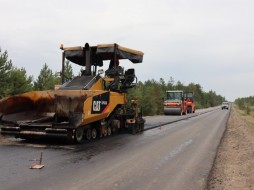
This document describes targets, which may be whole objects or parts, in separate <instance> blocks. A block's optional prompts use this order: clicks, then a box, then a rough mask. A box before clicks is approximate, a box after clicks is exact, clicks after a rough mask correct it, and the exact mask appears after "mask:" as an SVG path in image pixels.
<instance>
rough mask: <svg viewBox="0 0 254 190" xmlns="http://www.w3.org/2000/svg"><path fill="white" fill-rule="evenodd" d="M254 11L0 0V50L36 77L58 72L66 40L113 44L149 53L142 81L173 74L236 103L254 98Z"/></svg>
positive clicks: (221, 5)
mask: <svg viewBox="0 0 254 190" xmlns="http://www.w3.org/2000/svg"><path fill="white" fill-rule="evenodd" d="M253 6H254V2H253V1H251V0H241V1H240V0H207V1H203V0H158V1H154V0H153V1H152V0H146V1H144V0H140V1H134V0H129V1H117V0H108V1H103V0H94V1H81V0H76V1H67V0H63V1H51V0H45V1H32V0H24V1H17V2H15V6H14V4H13V2H11V1H8V0H2V1H1V6H0V16H1V18H2V19H1V25H2V26H4V27H1V30H0V46H1V48H2V49H6V50H8V52H9V57H10V58H11V59H12V60H13V63H14V64H15V65H17V66H18V67H24V68H25V69H26V70H27V72H28V74H29V75H33V76H34V77H35V78H36V77H37V76H38V74H39V72H40V69H41V68H42V66H43V64H44V63H47V64H48V65H49V67H50V68H51V69H52V70H53V71H57V70H60V68H61V51H60V50H59V46H60V44H61V43H64V44H65V46H76V45H84V44H85V43H86V42H89V43H90V44H91V45H95V44H99V43H115V42H116V43H119V44H121V45H123V46H126V47H130V48H134V49H137V50H140V51H143V52H144V53H145V55H144V62H143V63H142V64H138V65H135V68H136V74H137V76H138V78H139V79H140V80H143V81H144V80H147V79H152V78H153V79H156V80H158V79H159V78H164V79H165V81H167V80H169V78H170V77H171V76H172V77H173V78H174V79H175V80H180V81H182V82H184V83H185V84H188V83H190V82H195V83H199V84H200V85H201V86H203V87H204V89H207V90H210V89H212V90H214V91H216V92H217V91H218V93H220V94H221V95H223V96H226V98H229V99H230V100H234V99H235V98H238V97H239V96H249V95H253V91H252V90H250V89H251V88H252V87H251V84H250V82H249V81H253V79H254V77H253V74H252V71H253V69H254V68H253V67H254V66H253V61H254V56H253V55H254V54H253V52H254V36H253V33H254V25H253V20H254V12H253V10H252V8H253ZM124 64H125V65H124V66H125V67H126V68H127V66H128V67H133V65H131V64H127V63H125V62H124ZM75 71H76V72H78V71H79V68H76V69H75ZM231 81H233V83H234V86H233V85H231V84H230V82H231ZM235 89H241V90H235Z"/></svg>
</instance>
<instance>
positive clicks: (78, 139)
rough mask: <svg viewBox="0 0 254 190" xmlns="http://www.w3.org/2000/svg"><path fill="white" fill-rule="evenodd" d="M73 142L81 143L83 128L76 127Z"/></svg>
mask: <svg viewBox="0 0 254 190" xmlns="http://www.w3.org/2000/svg"><path fill="white" fill-rule="evenodd" d="M74 140H75V142H76V143H81V142H83V140H84V129H83V127H81V126H80V127H78V128H77V129H75V131H74Z"/></svg>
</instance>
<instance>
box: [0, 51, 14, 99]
mask: <svg viewBox="0 0 254 190" xmlns="http://www.w3.org/2000/svg"><path fill="white" fill-rule="evenodd" d="M11 69H12V62H11V60H8V53H7V51H5V52H3V53H2V52H1V48H0V98H3V97H5V96H7V95H8V92H7V91H8V86H9V83H10V82H11V81H10V77H9V75H10V71H11Z"/></svg>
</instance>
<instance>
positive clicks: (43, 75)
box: [34, 63, 55, 90]
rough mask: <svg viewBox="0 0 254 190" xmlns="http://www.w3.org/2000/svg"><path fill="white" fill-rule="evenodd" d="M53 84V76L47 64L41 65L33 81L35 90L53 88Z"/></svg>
mask: <svg viewBox="0 0 254 190" xmlns="http://www.w3.org/2000/svg"><path fill="white" fill-rule="evenodd" d="M54 85H55V77H54V75H53V72H52V70H51V69H49V67H48V66H47V64H46V63H45V64H44V65H43V68H42V69H41V71H40V74H39V76H38V78H37V80H36V81H35V82H34V89H35V90H53V89H54Z"/></svg>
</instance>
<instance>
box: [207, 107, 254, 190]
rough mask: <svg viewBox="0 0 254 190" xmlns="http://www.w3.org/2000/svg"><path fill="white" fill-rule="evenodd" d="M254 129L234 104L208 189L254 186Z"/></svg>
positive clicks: (247, 187) (230, 189) (231, 189)
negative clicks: (244, 119)
mask: <svg viewBox="0 0 254 190" xmlns="http://www.w3.org/2000/svg"><path fill="white" fill-rule="evenodd" d="M253 168H254V132H253V130H251V128H250V127H248V125H247V124H246V122H244V121H243V119H242V118H241V117H240V115H239V113H237V111H236V110H235V108H232V110H231V113H230V117H229V121H228V126H227V129H226V131H225V134H224V137H223V139H222V141H221V144H220V146H219V148H218V152H217V156H216V159H215V162H214V166H213V169H212V171H211V174H210V177H209V181H208V184H207V189H209V190H211V189H216V190H220V189H227V190H233V189H254V178H253V176H254V170H253Z"/></svg>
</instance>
